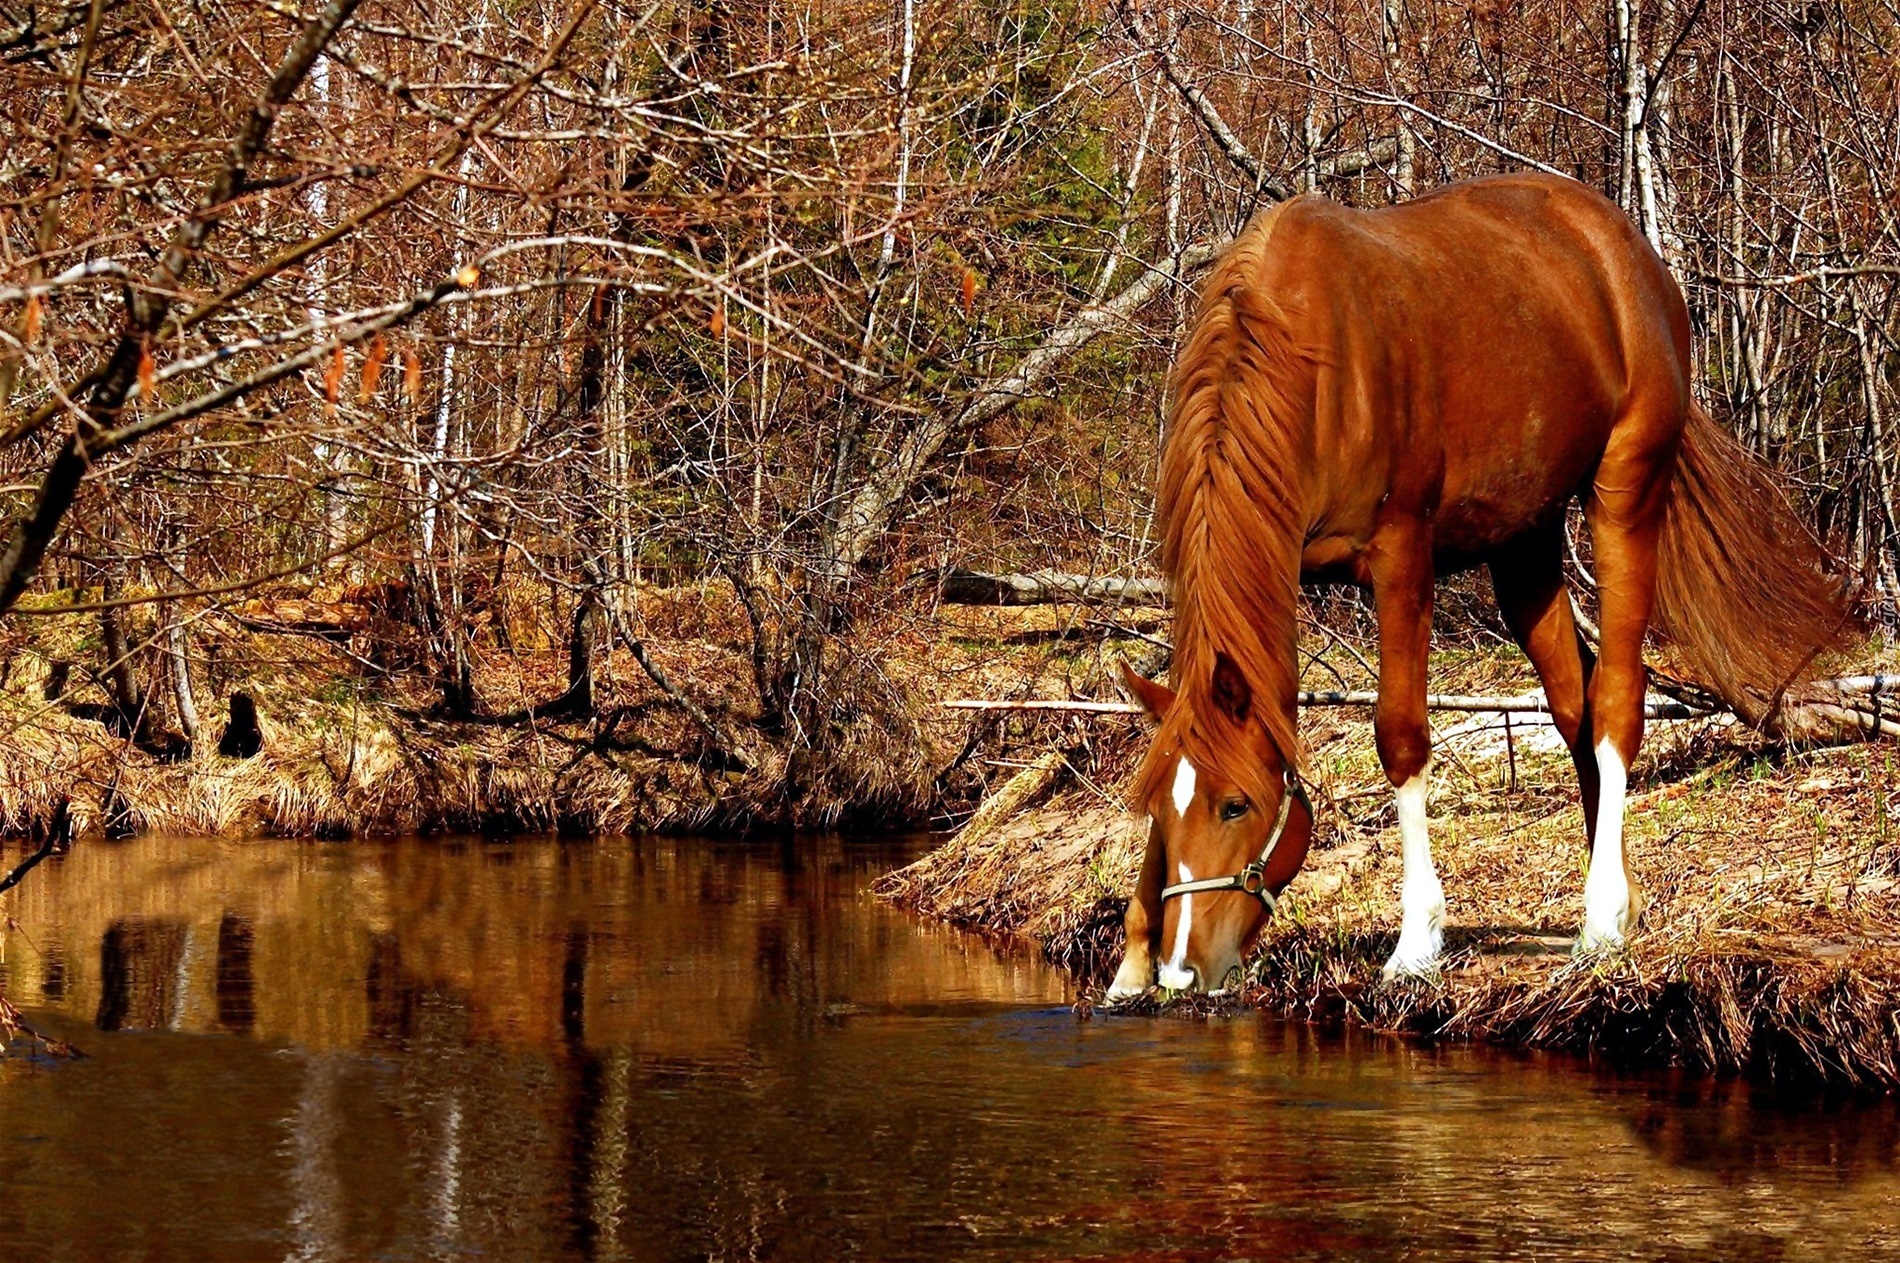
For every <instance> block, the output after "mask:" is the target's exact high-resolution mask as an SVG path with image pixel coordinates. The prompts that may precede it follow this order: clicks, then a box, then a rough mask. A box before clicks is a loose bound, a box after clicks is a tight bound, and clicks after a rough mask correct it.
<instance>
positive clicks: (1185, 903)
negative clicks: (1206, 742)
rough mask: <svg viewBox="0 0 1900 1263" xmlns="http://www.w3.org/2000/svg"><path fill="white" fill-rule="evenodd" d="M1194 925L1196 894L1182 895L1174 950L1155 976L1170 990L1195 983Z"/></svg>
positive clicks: (1186, 874) (1184, 874) (1184, 873)
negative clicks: (1190, 959) (1191, 960)
mask: <svg viewBox="0 0 1900 1263" xmlns="http://www.w3.org/2000/svg"><path fill="white" fill-rule="evenodd" d="M1181 766H1182V767H1188V763H1187V760H1186V759H1182V760H1181ZM1180 784H1181V782H1180V778H1179V777H1176V778H1175V801H1176V802H1179V801H1180V800H1181V793H1180ZM1188 797H1189V799H1190V800H1191V799H1192V798H1193V797H1194V769H1193V768H1191V767H1188ZM1175 867H1177V868H1179V869H1180V870H1181V880H1182V881H1184V882H1186V881H1193V880H1194V874H1193V873H1192V872H1190V871H1189V869H1188V866H1187V865H1186V864H1177V865H1176V866H1175ZM1193 925H1194V896H1193V895H1182V896H1181V917H1180V919H1179V920H1178V921H1176V922H1175V923H1174V951H1173V953H1172V954H1170V955H1169V957H1168V959H1167V960H1165V961H1163V962H1161V967H1160V969H1158V970H1156V971H1155V977H1156V978H1157V979H1158V980H1159V981H1160V983H1161V985H1162V986H1164V987H1166V988H1168V990H1170V991H1186V990H1187V989H1188V988H1189V987H1191V986H1193V985H1194V975H1193V974H1192V973H1191V972H1189V970H1188V968H1187V949H1188V931H1189V930H1190V929H1191V928H1192V927H1193Z"/></svg>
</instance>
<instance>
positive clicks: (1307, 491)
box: [1109, 175, 1846, 999]
mask: <svg viewBox="0 0 1900 1263" xmlns="http://www.w3.org/2000/svg"><path fill="white" fill-rule="evenodd" d="M1690 374H1691V362H1690V354H1689V318H1688V312H1687V309H1686V308H1685V306H1684V304H1683V299H1682V294H1681V291H1680V290H1679V289H1678V288H1677V287H1676V284H1675V281H1674V280H1673V279H1672V278H1671V277H1670V275H1669V271H1668V269H1667V268H1666V267H1665V266H1664V265H1663V262H1662V260H1661V259H1660V258H1659V257H1658V256H1657V254H1656V252H1655V250H1654V249H1652V248H1651V246H1650V243H1649V242H1648V241H1646V240H1645V239H1644V238H1643V236H1642V235H1641V234H1640V233H1639V232H1638V231H1637V229H1636V227H1635V226H1634V225H1633V224H1631V223H1630V221H1629V220H1628V219H1627V218H1626V217H1625V216H1624V215H1623V213H1622V212H1621V211H1620V210H1618V209H1617V208H1616V207H1615V206H1614V205H1613V204H1611V203H1610V202H1609V201H1607V200H1605V199H1604V198H1603V197H1601V196H1599V195H1598V194H1596V193H1594V192H1592V191H1590V190H1589V189H1587V188H1585V187H1584V186H1583V185H1581V184H1577V183H1575V182H1573V181H1570V180H1566V179H1563V178H1561V177H1554V176H1542V175H1520V176H1500V177H1494V178H1489V179H1483V180H1473V181H1469V182H1467V183H1464V184H1458V185H1453V186H1451V187H1449V188H1446V189H1443V190H1440V191H1439V192H1437V193H1433V194H1431V195H1429V196H1426V197H1422V198H1419V199H1418V200H1417V201H1414V202H1410V203H1406V204H1404V205H1401V206H1395V207H1391V208H1388V209H1384V210H1374V211H1359V210H1350V209H1347V208H1344V207H1340V206H1336V205H1333V204H1332V203H1329V202H1327V201H1325V200H1323V199H1319V198H1311V197H1308V198H1299V199H1296V200H1294V201H1292V202H1290V203H1286V204H1284V205H1281V206H1277V207H1275V208H1273V209H1272V210H1269V211H1267V212H1265V213H1263V214H1262V215H1260V216H1258V217H1257V218H1256V219H1255V220H1254V222H1253V223H1252V224H1250V225H1249V226H1248V228H1247V229H1246V231H1245V232H1243V233H1242V234H1241V236H1240V238H1239V240H1238V241H1236V242H1235V244H1234V245H1233V247H1232V248H1231V249H1230V250H1229V251H1228V252H1227V254H1226V256H1225V257H1224V258H1223V259H1222V260H1221V261H1220V262H1219V263H1218V264H1217V265H1216V267H1215V269H1214V272H1213V275H1212V276H1211V277H1210V278H1209V280H1208V282H1207V286H1206V289H1205V291H1204V292H1203V294H1202V296H1201V303H1200V309H1199V313H1198V314H1197V316H1196V317H1195V322H1194V327H1193V331H1192V334H1191V336H1190V337H1189V339H1188V343H1187V347H1186V349H1185V350H1184V351H1183V352H1182V354H1181V357H1180V360H1179V362H1178V363H1177V364H1176V365H1175V370H1174V381H1173V392H1174V397H1173V404H1172V411H1171V414H1170V419H1169V433H1168V438H1167V447H1166V451H1165V454H1164V456H1163V459H1162V469H1161V488H1160V507H1161V511H1162V514H1163V516H1164V517H1165V519H1166V534H1165V536H1164V541H1163V553H1162V557H1163V565H1164V567H1165V568H1166V570H1167V572H1168V576H1169V578H1170V580H1171V582H1172V585H1173V599H1174V607H1175V631H1174V662H1173V677H1174V685H1175V687H1174V689H1168V688H1165V687H1163V686H1161V685H1159V684H1153V683H1150V682H1148V681H1145V680H1141V679H1139V678H1135V679H1131V680H1130V681H1129V683H1130V686H1131V688H1132V690H1133V692H1134V693H1135V695H1136V696H1137V697H1138V698H1139V699H1140V700H1141V702H1142V703H1143V704H1144V706H1145V707H1146V708H1147V709H1148V710H1149V712H1150V713H1151V714H1152V715H1153V716H1154V718H1155V720H1156V721H1157V722H1158V724H1159V729H1158V731H1157V732H1156V734H1155V739H1154V744H1153V746H1152V748H1151V749H1150V751H1149V753H1148V757H1147V760H1146V762H1145V763H1144V764H1143V766H1142V769H1141V772H1140V775H1139V777H1138V779H1137V783H1136V787H1135V792H1134V801H1135V803H1136V805H1137V807H1138V808H1139V809H1140V810H1142V811H1145V812H1146V813H1147V814H1148V815H1149V816H1150V817H1151V818H1152V820H1153V827H1152V829H1151V831H1150V835H1149V843H1148V850H1147V856H1146V859H1145V861H1144V863H1143V865H1142V869H1141V876H1140V879H1139V882H1138V886H1137V889H1136V891H1135V896H1134V898H1133V900H1132V901H1131V902H1130V905H1129V909H1128V914H1127V923H1126V927H1127V943H1128V948H1127V954H1126V957H1125V958H1124V960H1123V963H1122V968H1121V970H1120V972H1119V973H1118V974H1117V976H1116V978H1115V981H1114V983H1113V985H1112V986H1111V988H1110V992H1109V996H1110V999H1117V998H1122V997H1126V996H1130V995H1134V994H1138V993H1140V992H1142V991H1145V990H1146V989H1147V988H1148V987H1150V986H1151V985H1152V984H1154V983H1155V982H1157V981H1159V982H1160V983H1161V984H1162V985H1164V986H1166V987H1170V988H1174V989H1180V990H1214V989H1218V988H1220V987H1223V986H1224V985H1227V984H1228V983H1229V982H1231V981H1232V980H1234V979H1235V978H1237V976H1238V974H1239V963H1240V958H1241V953H1242V952H1243V951H1244V950H1245V948H1246V946H1247V944H1248V943H1249V941H1250V940H1251V939H1252V938H1253V937H1254V936H1256V935H1257V934H1258V933H1259V932H1260V930H1261V928H1262V927H1263V926H1264V925H1265V923H1266V920H1267V917H1268V915H1269V913H1270V911H1271V907H1272V902H1273V897H1274V895H1275V894H1276V893H1277V892H1278V891H1279V890H1280V889H1281V888H1282V887H1284V886H1285V885H1286V883H1287V882H1289V881H1291V880H1292V878H1293V876H1294V874H1295V873H1296V872H1298V870H1299V867H1300V863H1301V861H1302V860H1303V859H1304V857H1305V853H1306V847H1307V843H1308V841H1309V838H1310V835H1311V828H1312V822H1311V815H1310V813H1309V812H1308V811H1307V809H1306V806H1305V804H1304V802H1303V801H1302V800H1301V798H1300V796H1298V794H1297V790H1298V787H1299V783H1300V775H1301V771H1302V769H1301V755H1302V752H1301V745H1300V740H1299V732H1298V725H1297V715H1296V709H1295V708H1296V699H1297V690H1298V676H1299V671H1298V663H1297V660H1296V656H1295V648H1294V635H1295V616H1296V608H1297V602H1298V594H1299V584H1300V581H1301V579H1302V578H1310V579H1325V580H1344V581H1349V582H1354V583H1357V584H1360V585H1362V586H1365V587H1368V588H1370V589H1371V592H1372V597H1373V602H1374V605H1375V607H1376V610H1377V616H1378V629H1379V649H1380V653H1379V705H1378V710H1377V714H1376V716H1375V720H1374V730H1375V733H1376V738H1377V742H1378V750H1379V758H1380V762H1381V763H1382V764H1383V765H1384V767H1385V771H1386V775H1387V776H1388V777H1389V778H1390V779H1391V782H1392V785H1393V787H1394V791H1395V794H1396V796H1397V804H1398V818H1399V834H1400V839H1401V843H1402V849H1403V854H1404V862H1405V876H1404V884H1403V887H1402V892H1401V903H1402V906H1403V909H1404V920H1403V924H1402V926H1401V928H1400V932H1399V939H1398V945H1397V947H1396V948H1395V949H1394V950H1393V952H1392V954H1391V957H1390V959H1389V960H1388V961H1387V963H1386V970H1387V972H1388V974H1393V975H1420V974H1430V973H1432V972H1434V971H1435V970H1436V969H1437V966H1438V960H1439V955H1440V952H1441V950H1442V947H1443V941H1444V935H1443V923H1444V918H1445V897H1444V892H1443V890H1442V888H1441V887H1440V885H1439V880H1438V875H1437V872H1436V870H1435V869H1434V867H1433V864H1432V856H1431V846H1430V841H1429V837H1428V831H1427V825H1426V818H1427V810H1426V797H1427V777H1428V773H1429V764H1430V760H1431V732H1430V728H1429V726H1428V724H1427V720H1426V681H1425V663H1426V656H1427V650H1428V641H1429V634H1430V629H1431V607H1432V585H1433V580H1434V577H1435V576H1436V575H1437V574H1439V573H1442V572H1445V571H1449V570H1455V569H1460V568H1465V567H1471V566H1477V565H1484V566H1488V567H1489V569H1490V571H1491V577H1492V582H1493V586H1494V588H1495V590H1496V593H1497V598H1498V605H1499V608H1500V610H1501V612H1502V613H1503V615H1504V620H1505V622H1506V623H1507V624H1508V625H1509V627H1510V629H1511V632H1512V634H1513V635H1514V636H1515V637H1516V639H1517V641H1518V643H1519V644H1520V645H1521V646H1522V647H1523V649H1524V652H1525V653H1526V654H1527V655H1528V656H1529V657H1530V660H1531V662H1532V664H1533V665H1534V666H1535V667H1536V669H1537V673H1538V675H1539V676H1540V677H1541V678H1542V680H1543V684H1544V689H1545V693H1546V695H1547V696H1548V698H1549V701H1550V705H1551V709H1552V712H1553V717H1554V718H1555V720H1556V724H1557V728H1558V730H1559V732H1560V733H1561V734H1562V736H1563V739H1564V742H1565V744H1566V745H1568V747H1569V749H1570V752H1571V756H1572V758H1573V760H1574V762H1575V764H1576V769H1577V777H1578V780H1579V781H1580V783H1581V786H1582V794H1583V805H1584V816H1585V824H1586V831H1587V834H1588V837H1589V840H1590V845H1591V853H1590V869H1589V877H1588V880H1587V881H1586V882H1585V885H1584V892H1583V894H1584V900H1583V925H1582V930H1581V933H1580V935H1579V937H1578V942H1577V945H1578V948H1579V949H1580V950H1584V951H1592V950H1604V949H1613V948H1615V947H1617V946H1619V945H1620V944H1621V943H1622V942H1623V940H1624V937H1625V936H1626V935H1627V934H1628V933H1629V932H1630V930H1631V928H1632V927H1633V926H1634V925H1635V923H1636V920H1637V917H1638V916H1639V914H1640V912H1641V909H1642V897H1641V894H1640V892H1639V890H1638V887H1637V885H1636V883H1635V881H1634V880H1633V878H1632V876H1631V874H1630V873H1629V871H1628V868H1627V866H1626V864H1625V860H1624V852H1623V801H1624V789H1625V784H1626V779H1627V775H1628V770H1629V768H1630V766H1631V765H1632V763H1633V762H1634V761H1635V758H1636V754H1637V749H1638V746H1639V745H1640V743H1641V741H1642V736H1643V701H1644V674H1643V655H1642V651H1643V636H1644V633H1645V631H1646V630H1647V628H1648V627H1649V626H1650V624H1651V621H1652V616H1654V620H1655V622H1656V623H1657V624H1658V626H1659V628H1660V630H1661V631H1662V632H1664V633H1665V634H1666V635H1667V636H1668V637H1669V638H1670V639H1672V640H1673V641H1674V642H1675V643H1676V644H1677V646H1678V647H1679V648H1680V650H1681V651H1682V653H1683V655H1684V657H1685V658H1686V660H1687V661H1688V662H1689V664H1690V665H1691V666H1692V667H1694V669H1695V670H1696V672H1697V674H1698V675H1699V677H1700V678H1702V679H1704V680H1706V681H1708V682H1709V683H1710V684H1711V685H1712V686H1714V687H1715V688H1717V689H1718V690H1720V692H1721V693H1722V694H1723V696H1724V698H1725V700H1727V701H1729V702H1730V703H1731V704H1733V705H1734V706H1735V707H1736V708H1737V710H1738V711H1739V712H1740V713H1741V714H1743V715H1744V716H1748V717H1752V718H1756V719H1761V718H1766V717H1767V716H1768V714H1769V712H1771V711H1772V708H1773V707H1774V706H1775V705H1776V703H1777V702H1778V700H1779V697H1780V695H1781V693H1782V692H1783V691H1784V690H1785V689H1786V688H1787V687H1788V685H1789V684H1790V683H1791V682H1792V681H1793V680H1794V679H1795V677H1797V676H1798V675H1800V674H1801V672H1802V671H1803V670H1804V669H1805V668H1806V667H1807V666H1808V664H1809V663H1810V662H1811V661H1812V660H1813V657H1814V655H1815V654H1816V652H1817V651H1818V650H1819V649H1821V648H1823V647H1825V646H1827V645H1828V644H1829V643H1830V642H1832V641H1833V640H1834V639H1835V638H1836V637H1838V636H1839V634H1840V632H1841V630H1842V627H1843V624H1844V622H1845V608H1846V607H1845V596H1844V593H1843V592H1842V589H1841V585H1839V584H1838V583H1836V582H1834V581H1833V580H1831V579H1830V578H1828V577H1827V575H1826V574H1825V573H1824V570H1823V558H1822V556H1821V552H1820V549H1819V547H1818V546H1817V545H1816V544H1815V542H1814V539H1813V537H1812V535H1811V534H1810V533H1809V532H1808V531H1807V529H1806V528H1805V527H1804V526H1803V525H1802V524H1801V522H1800V521H1799V520H1798V519H1797V518H1796V516H1795V515H1794V513H1793V512H1792V510H1791V509H1790V508H1789V506H1788V504H1787V502H1786V500H1785V499H1784V498H1783V496H1782V495H1781V493H1780V491H1779V490H1778V488H1777V487H1776V485H1775V484H1774V482H1773V481H1772V479H1771V478H1770V476H1769V474H1768V472H1767V471H1766V470H1765V469H1764V468H1763V467H1762V466H1761V465H1759V464H1758V463H1756V462H1755V461H1754V460H1753V459H1752V458H1751V457H1750V456H1749V455H1748V454H1747V453H1746V452H1745V451H1744V450H1743V449H1742V448H1741V447H1740V446H1739V445H1738V444H1737V443H1736V442H1735V441H1734V440H1733V439H1732V438H1731V437H1730V436H1729V435H1728V433H1727V432H1726V431H1724V430H1723V429H1722V428H1721V427H1720V426H1718V425H1716V424H1715V423H1714V422H1713V421H1711V420H1710V419H1709V418H1708V417H1707V416H1705V415H1704V414H1703V413H1702V412H1701V411H1700V409H1698V408H1697V407H1696V405H1695V404H1694V403H1693V401H1692V400H1691V397H1690ZM1573 499H1581V500H1582V502H1583V506H1584V510H1585V513H1586V515H1587V517H1588V519H1589V524H1590V533H1591V542H1592V545H1593V551H1594V563H1595V570H1596V577H1597V583H1598V598H1599V602H1600V605H1601V635H1600V638H1599V642H1598V648H1597V652H1596V654H1595V655H1594V656H1593V655H1592V654H1591V653H1590V652H1589V651H1588V649H1587V648H1586V647H1585V646H1583V644H1582V643H1581V641H1580V640H1579V638H1578V635H1577V629H1576V626H1575V624H1574V622H1573V620H1572V614H1571V608H1570V602H1569V600H1568V597H1567V595H1566V592H1565V588H1564V579H1563V572H1562V568H1561V559H1562V553H1563V536H1562V531H1563V522H1564V515H1565V513H1566V511H1567V508H1568V506H1569V504H1570V503H1571V501H1572V500H1573Z"/></svg>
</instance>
